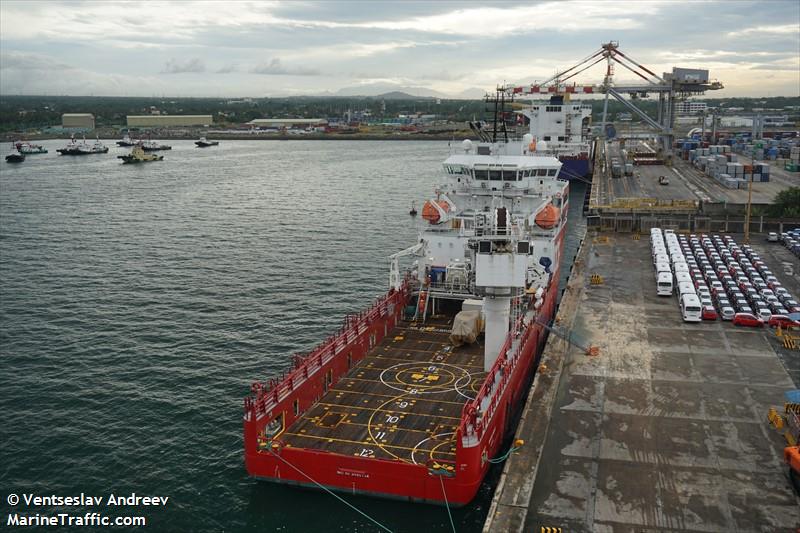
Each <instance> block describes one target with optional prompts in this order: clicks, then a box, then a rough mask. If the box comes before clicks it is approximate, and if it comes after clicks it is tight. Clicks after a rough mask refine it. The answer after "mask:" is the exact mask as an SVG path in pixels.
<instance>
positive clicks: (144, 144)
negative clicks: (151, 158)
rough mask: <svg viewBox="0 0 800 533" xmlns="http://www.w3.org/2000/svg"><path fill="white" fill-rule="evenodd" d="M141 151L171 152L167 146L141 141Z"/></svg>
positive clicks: (170, 148)
mask: <svg viewBox="0 0 800 533" xmlns="http://www.w3.org/2000/svg"><path fill="white" fill-rule="evenodd" d="M142 150H144V151H145V152H157V151H158V150H172V146H170V145H168V144H160V143H157V142H156V141H143V142H142Z"/></svg>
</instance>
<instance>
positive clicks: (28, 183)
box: [0, 141, 583, 532]
mask: <svg viewBox="0 0 800 533" xmlns="http://www.w3.org/2000/svg"><path fill="white" fill-rule="evenodd" d="M43 144H44V145H45V146H46V147H47V148H48V149H49V150H50V153H49V154H44V155H33V156H28V158H27V160H26V161H25V162H24V163H22V164H20V165H11V164H6V163H5V162H4V161H2V162H0V165H2V166H1V167H0V365H2V368H1V369H0V428H2V438H0V488H1V489H2V491H3V494H2V504H0V505H2V506H3V511H4V512H3V515H2V517H0V518H2V519H3V522H5V520H6V518H7V513H8V512H11V511H12V510H14V509H16V510H19V511H20V512H26V509H25V508H24V507H21V506H17V507H11V506H9V505H8V503H7V501H6V496H7V494H9V493H18V494H22V493H36V494H39V495H50V494H55V495H62V496H66V495H74V494H80V493H81V492H83V493H86V494H91V495H107V494H109V493H114V494H123V495H130V493H132V492H135V493H136V494H138V495H156V496H169V498H170V500H169V503H168V505H167V506H166V507H164V508H161V509H157V508H156V509H153V508H149V509H148V508H145V509H142V508H135V509H131V510H125V509H120V510H119V511H115V510H113V509H108V508H105V507H103V508H101V509H99V510H100V511H101V512H103V513H104V514H107V515H109V516H117V515H119V516H122V515H132V514H142V515H144V516H146V517H147V520H148V527H147V530H148V531H289V532H294V531H300V532H305V531H374V530H375V529H376V528H375V526H374V525H373V524H371V523H370V522H369V521H367V520H366V519H364V518H362V517H360V516H359V515H357V514H356V513H354V512H353V511H351V510H349V509H348V508H346V507H344V506H343V505H342V504H340V503H338V502H337V501H336V500H334V499H333V498H332V497H331V496H329V495H327V494H324V493H321V492H316V491H309V490H300V489H293V488H288V487H285V486H279V485H273V484H269V483H258V482H254V481H252V480H250V479H249V478H248V477H247V476H246V474H245V470H244V466H243V460H242V436H241V432H242V424H241V414H242V398H243V397H244V396H245V394H247V392H248V390H249V385H250V383H251V382H252V381H253V380H255V379H264V378H267V377H270V376H272V375H275V374H277V373H279V372H280V371H281V370H283V369H286V368H288V367H289V362H290V355H291V354H292V353H295V352H298V351H307V350H309V349H310V348H312V347H313V346H314V345H315V344H316V343H317V342H318V341H320V340H321V339H322V338H324V337H325V336H326V335H327V334H329V333H331V332H332V331H333V330H335V329H336V328H337V327H338V325H339V324H340V322H341V320H342V318H343V316H344V315H345V314H346V313H350V312H356V311H358V310H360V309H362V308H363V307H364V306H365V305H367V304H368V303H369V302H370V301H371V300H372V299H373V298H374V297H376V296H377V295H379V294H381V293H382V292H383V291H384V290H385V287H386V285H387V272H388V262H387V261H386V259H385V258H386V256H388V255H389V254H391V253H394V252H395V251H397V250H399V249H402V248H404V247H406V246H409V245H410V244H412V243H413V242H414V241H415V238H416V232H417V224H418V223H419V221H415V220H413V219H411V218H410V217H409V216H408V214H407V212H408V209H409V205H410V202H411V200H416V201H417V205H421V203H422V201H423V200H424V199H425V198H426V197H428V196H429V195H430V194H431V191H432V189H433V186H434V184H435V183H436V182H437V181H438V177H439V168H440V164H441V161H442V160H443V159H444V158H445V157H446V156H447V155H448V146H447V143H446V142H441V143H440V142H379V141H376V142H370V141H340V142H332V141H328V142H326V141H274V142H270V141H223V142H221V144H220V146H218V147H214V148H208V149H198V148H195V147H194V145H193V144H192V143H191V142H190V141H171V142H170V144H172V146H173V150H172V151H169V152H163V154H164V156H165V160H164V161H163V162H159V163H152V164H148V165H141V166H139V165H122V164H120V161H118V160H117V159H116V158H115V156H116V155H120V154H123V153H126V152H127V149H122V148H112V149H111V152H110V153H109V154H106V155H94V156H86V157H66V156H58V155H57V154H56V153H55V149H56V148H59V147H61V146H63V144H64V141H47V142H44V143H43ZM107 144H109V145H113V141H107ZM7 148H8V147H7V146H6V147H3V150H2V154H3V155H5V153H6V152H7ZM582 190H583V188H582V187H580V186H578V187H574V190H573V200H572V203H573V209H576V211H575V213H574V216H573V217H572V220H573V221H576V220H577V219H578V218H579V213H580V203H581V198H582V194H583V193H582ZM569 244H570V245H571V246H573V248H574V245H575V240H574V239H572V240H571V242H570V243H569ZM573 255H574V252H569V251H568V252H567V253H565V256H567V257H569V258H571V257H572V256H573ZM498 474H499V469H497V470H495V471H494V472H493V473H492V475H491V476H490V479H489V480H488V481H487V482H486V483H484V485H483V487H482V488H481V491H480V494H479V496H478V497H477V498H476V500H475V501H474V502H473V503H472V504H471V505H470V506H468V507H466V508H463V509H458V510H454V511H453V513H454V519H455V522H456V528H457V530H458V531H467V532H468V531H479V530H480V529H481V526H482V523H483V520H484V518H485V515H486V513H487V510H488V505H489V502H490V499H491V493H492V490H493V486H492V483H493V482H494V481H496V479H497V476H498ZM348 500H349V501H351V502H352V503H353V504H355V505H356V506H358V507H360V508H362V509H364V510H365V511H366V512H368V513H369V514H370V515H372V516H373V517H375V518H376V519H377V520H379V521H380V522H381V523H383V524H385V525H387V526H388V527H389V528H390V529H392V530H394V531H426V532H429V531H451V527H450V523H449V520H448V517H447V513H446V510H445V509H444V508H442V507H435V506H427V505H411V504H407V503H398V502H389V501H384V500H379V499H372V498H365V497H352V496H349V497H348ZM91 510H95V509H88V508H71V510H70V512H74V514H78V513H80V514H83V513H84V512H86V511H91ZM56 511H58V509H56V508H52V507H44V508H34V509H30V510H28V512H29V513H36V512H39V513H41V514H52V513H54V512H56Z"/></svg>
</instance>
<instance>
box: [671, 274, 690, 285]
mask: <svg viewBox="0 0 800 533" xmlns="http://www.w3.org/2000/svg"><path fill="white" fill-rule="evenodd" d="M675 283H689V284H690V285H693V284H692V276H690V275H689V273H688V272H675Z"/></svg>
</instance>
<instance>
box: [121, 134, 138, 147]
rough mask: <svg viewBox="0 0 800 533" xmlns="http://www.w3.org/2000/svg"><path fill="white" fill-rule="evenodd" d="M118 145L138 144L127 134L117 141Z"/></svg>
mask: <svg viewBox="0 0 800 533" xmlns="http://www.w3.org/2000/svg"><path fill="white" fill-rule="evenodd" d="M117 146H136V141H134V140H133V139H131V138H130V136H129V135H125V137H123V138H122V140H121V141H117Z"/></svg>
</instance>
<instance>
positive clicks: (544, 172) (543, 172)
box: [536, 168, 547, 176]
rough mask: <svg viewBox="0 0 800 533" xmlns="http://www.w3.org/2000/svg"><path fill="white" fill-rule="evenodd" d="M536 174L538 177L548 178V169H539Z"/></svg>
mask: <svg viewBox="0 0 800 533" xmlns="http://www.w3.org/2000/svg"><path fill="white" fill-rule="evenodd" d="M536 172H537V175H538V176H547V169H546V168H540V169H537V171H536Z"/></svg>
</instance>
